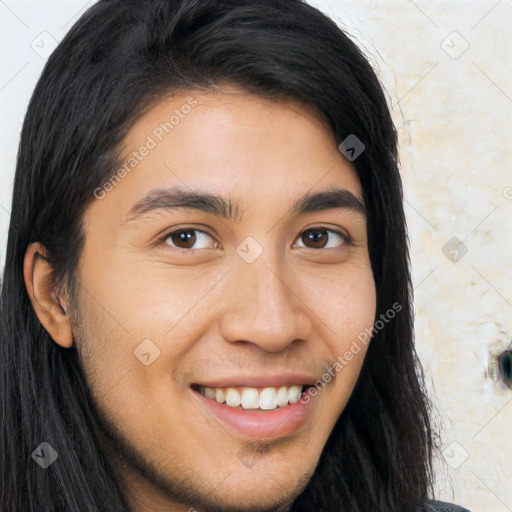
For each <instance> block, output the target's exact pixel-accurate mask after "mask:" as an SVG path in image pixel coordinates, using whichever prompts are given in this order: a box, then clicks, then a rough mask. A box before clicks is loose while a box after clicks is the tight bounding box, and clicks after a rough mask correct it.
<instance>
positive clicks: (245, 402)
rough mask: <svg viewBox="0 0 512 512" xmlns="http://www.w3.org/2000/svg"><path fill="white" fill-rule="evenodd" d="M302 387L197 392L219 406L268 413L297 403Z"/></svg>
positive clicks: (211, 389) (204, 389) (224, 389)
mask: <svg viewBox="0 0 512 512" xmlns="http://www.w3.org/2000/svg"><path fill="white" fill-rule="evenodd" d="M302 389H303V386H298V385H295V386H281V387H280V388H273V387H266V388H263V389H261V390H258V389H257V388H251V387H247V388H246V387H243V388H238V389H236V388H233V387H229V388H210V387H203V386H200V387H199V392H200V393H202V394H203V395H204V396H205V397H207V398H210V399H212V400H215V401H216V402H218V403H219V404H223V403H226V405H228V406H230V407H237V408H240V407H241V408H243V409H261V410H264V411H270V410H273V409H276V408H277V407H286V406H287V405H288V404H294V403H295V402H297V401H298V400H299V398H300V396H301V394H302Z"/></svg>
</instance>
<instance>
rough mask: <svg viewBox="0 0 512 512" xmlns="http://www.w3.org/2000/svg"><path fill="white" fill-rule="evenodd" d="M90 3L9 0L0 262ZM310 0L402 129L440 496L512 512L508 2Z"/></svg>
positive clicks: (511, 51)
mask: <svg viewBox="0 0 512 512" xmlns="http://www.w3.org/2000/svg"><path fill="white" fill-rule="evenodd" d="M91 3H92V2H87V3H85V1H76V0H72V1H71V0H66V1H61V2H57V1H41V0H38V1H35V0H33V1H20V0H3V1H1V2H0V20H1V21H0V27H1V29H2V30H0V38H1V39H0V42H1V55H2V60H1V75H0V108H1V112H2V126H1V130H2V131H1V137H0V144H1V146H0V152H1V159H2V166H1V178H0V179H1V181H0V183H1V193H0V258H1V261H2V262H3V260H4V255H5V252H4V248H5V240H6V232H7V225H8V221H9V215H8V212H9V209H10V192H11V181H12V177H13V170H14V164H15V155H16V151H17V143H18V138H19V130H20V128H21V123H22V119H23V115H24V111H25V108H26V105H27V102H28V99H29V97H30V94H31V91H32V89H33V87H34V85H35V82H36V80H37V77H38V75H39V73H40V72H41V69H42V66H43V65H44V57H45V55H46V52H47V51H48V50H50V49H51V48H52V46H53V44H54V42H53V39H56V40H60V39H61V38H62V36H63V35H64V34H65V32H66V31H67V30H68V29H69V27H70V22H71V21H74V19H76V15H77V13H78V12H80V11H81V10H83V8H84V7H85V6H88V5H90V4H91ZM311 3H313V4H314V5H317V6H318V7H320V8H321V9H323V10H324V11H325V12H327V13H328V14H330V15H331V16H333V17H335V18H336V19H337V21H339V22H340V23H341V24H342V25H343V26H345V27H346V28H347V29H348V31H349V33H350V34H352V35H353V36H354V37H355V38H356V39H357V41H358V42H359V43H360V44H361V45H363V47H364V48H365V50H366V52H367V53H368V54H369V55H370V56H371V58H372V61H373V63H374V64H375V66H376V67H378V69H379V73H380V76H381V79H382V81H383V83H384V84H385V87H386V89H387V92H388V94H389V101H390V104H391V105H392V106H393V115H394V118H395V122H396V124H397V127H398V129H399V133H400V142H401V159H402V168H403V179H404V186H405V200H406V211H407V217H408V223H409V227H410V239H411V251H412V264H413V276H414V283H415V287H416V290H415V293H416V315H417V316H416V331H417V345H418V351H419V354H420V357H421V358H422V361H423V363H424V365H425V369H426V374H427V379H428V382H429V383H431V382H432V381H433V382H434V386H435V394H433V396H434V398H435V402H436V405H437V409H438V411H439V414H440V420H441V421H442V431H441V433H442V436H443V440H444V444H443V448H444V451H443V453H444V457H442V458H440V460H439V462H438V465H439V473H438V474H439V482H438V484H437V488H438V498H439V499H445V500H447V501H455V502H457V503H459V504H462V505H465V506H467V507H469V508H471V509H472V510H473V512H506V511H512V486H511V485H510V483H511V482H512V464H511V462H510V461H511V460H512V439H511V435H510V432H511V425H512V403H511V402H512V392H511V391H510V390H506V389H503V388H501V387H500V386H499V385H497V384H495V383H493V382H492V380H491V379H490V378H489V377H486V368H487V364H488V353H489V350H490V348H492V347H496V346H503V347H504V346H505V345H506V344H508V343H509V342H510V340H511V338H512V279H510V276H511V275H512V257H511V256H512V243H511V239H512V141H511V135H512V134H511V129H510V124H511V123H510V119H511V118H512V68H511V66H510V56H511V55H512V37H511V34H510V32H511V30H512V1H511V0H500V1H497V0H492V1H474V0H473V1H469V0H464V1H457V2H449V1H448V0H445V1H440V0H436V1H419V0H417V1H415V2H413V1H406V0H400V1H392V0H380V1H373V2H372V1H361V0H359V1H356V0H350V1H342V0H332V1H325V0H324V1H320V0H315V1H312V2H311ZM41 33H42V34H43V35H42V36H41V35H40V34H41ZM31 45H32V46H31ZM466 47H467V48H466ZM453 237H456V238H457V239H458V241H456V242H455V246H454V247H452V246H447V247H445V244H446V243H447V242H449V241H450V239H452V238H453ZM459 241H460V242H462V244H463V245H460V242H459ZM457 244H459V245H457ZM443 247H445V249H444V252H443ZM465 249H467V253H465ZM454 250H455V252H454ZM445 253H446V254H447V256H446V255H445ZM450 258H451V259H450ZM453 260H455V261H453ZM2 266H3V263H2ZM430 387H431V390H432V393H434V390H433V388H432V384H430Z"/></svg>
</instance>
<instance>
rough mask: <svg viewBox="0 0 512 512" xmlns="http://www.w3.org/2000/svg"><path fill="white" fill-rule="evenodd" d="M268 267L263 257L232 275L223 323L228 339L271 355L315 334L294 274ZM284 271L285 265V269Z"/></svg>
mask: <svg viewBox="0 0 512 512" xmlns="http://www.w3.org/2000/svg"><path fill="white" fill-rule="evenodd" d="M272 266H273V268H270V266H269V265H268V263H267V260H265V259H264V258H263V257H260V258H258V259H257V260H256V261H254V262H253V263H250V264H248V263H245V262H241V263H240V264H239V265H237V267H236V268H235V269H234V270H233V271H232V272H231V275H230V283H229V285H228V287H227V289H226V290H225V293H228V294H229V300H228V301H227V306H226V310H225V312H224V315H223V317H222V320H221V330H222V335H223V337H224V339H226V340H227V341H229V342H232V343H235V342H240V341H244V342H249V343H253V344H255V345H258V346H259V347H260V348H261V349H262V350H265V351H267V352H281V351H282V350H284V349H286V348H287V347H288V346H289V345H291V344H292V343H293V342H294V341H296V340H304V339H307V338H308V337H309V336H310V335H311V332H312V329H313V323H312V318H311V315H312V314H313V313H312V312H311V309H309V308H308V306H307V305H306V304H305V303H304V298H303V297H301V296H300V295H301V294H300V289H298V288H299V287H298V286H297V284H295V286H294V283H293V282H292V281H291V278H290V272H288V273H285V272H284V271H283V270H282V269H281V270H279V267H278V266H276V265H272ZM281 267H282V265H281Z"/></svg>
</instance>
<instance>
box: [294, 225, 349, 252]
mask: <svg viewBox="0 0 512 512" xmlns="http://www.w3.org/2000/svg"><path fill="white" fill-rule="evenodd" d="M299 240H300V243H299V244H297V246H298V247H307V248H310V249H332V248H336V247H341V246H343V245H348V244H349V243H350V241H349V239H348V237H347V236H346V235H344V234H343V233H340V232H338V231H333V230H332V229H328V228H311V229H307V230H306V231H304V232H303V233H302V235H301V236H300V237H299Z"/></svg>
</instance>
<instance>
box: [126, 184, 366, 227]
mask: <svg viewBox="0 0 512 512" xmlns="http://www.w3.org/2000/svg"><path fill="white" fill-rule="evenodd" d="M175 209H189V210H199V211H203V212H205V213H210V214H212V215H215V216H217V217H221V218H223V219H226V220H232V221H237V220H240V219H241V217H242V215H243V209H242V208H241V206H240V205H239V204H238V203H236V202H235V201H233V200H232V199H230V198H225V197H222V196H218V195H214V194H210V193H207V192H202V191H194V190H190V189H185V188H183V187H181V186H179V185H177V186H174V187H171V188H160V189H154V190H151V191H149V192H148V193H147V194H146V195H145V196H144V197H143V198H142V199H140V200H139V201H137V203H136V204H135V205H134V206H133V207H132V208H131V209H130V211H129V212H128V215H127V216H126V218H125V220H124V221H123V225H124V224H128V223H132V222H134V221H136V220H137V219H139V218H141V217H143V216H144V215H147V214H148V213H151V212H153V211H156V210H167V211H172V210H175ZM330 209H338V210H348V211H353V212H354V213H357V214H359V215H361V216H362V217H366V207H365V205H364V202H363V201H362V199H360V198H359V197H357V196H356V195H355V194H353V193H352V192H350V191H349V190H346V189H341V188H334V187H333V188H330V189H327V190H323V191H320V192H310V193H307V194H306V195H304V196H302V197H301V198H299V199H298V200H297V201H296V202H295V203H294V205H293V207H292V212H293V213H295V214H303V213H311V212H318V211H323V210H330Z"/></svg>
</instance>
